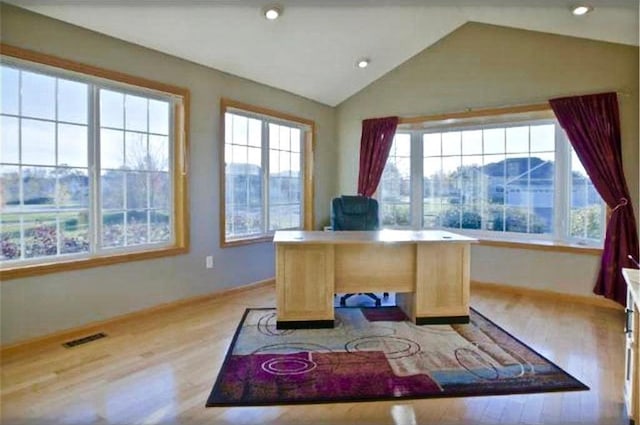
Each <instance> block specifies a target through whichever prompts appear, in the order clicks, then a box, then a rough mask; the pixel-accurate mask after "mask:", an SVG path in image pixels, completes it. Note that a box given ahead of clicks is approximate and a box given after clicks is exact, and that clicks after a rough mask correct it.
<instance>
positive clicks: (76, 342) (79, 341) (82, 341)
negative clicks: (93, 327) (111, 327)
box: [62, 332, 107, 348]
mask: <svg viewBox="0 0 640 425" xmlns="http://www.w3.org/2000/svg"><path fill="white" fill-rule="evenodd" d="M106 336H107V334H106V333H104V332H98V333H97V334H93V335H89V336H85V337H82V338H78V339H74V340H72V341H67V342H65V343H64V344H62V346H63V347H65V348H73V347H76V346H78V345H82V344H86V343H88V342H91V341H95V340H96V339H101V338H104V337H106Z"/></svg>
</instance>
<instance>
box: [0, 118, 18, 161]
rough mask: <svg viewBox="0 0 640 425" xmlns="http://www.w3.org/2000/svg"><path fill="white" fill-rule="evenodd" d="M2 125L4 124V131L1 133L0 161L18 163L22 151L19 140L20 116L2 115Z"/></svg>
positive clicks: (0, 122) (0, 123)
mask: <svg viewBox="0 0 640 425" xmlns="http://www.w3.org/2000/svg"><path fill="white" fill-rule="evenodd" d="M0 125H2V130H1V131H2V132H1V133H0V137H1V139H0V161H2V162H3V163H5V164H6V163H12V164H17V163H18V162H19V161H20V159H19V154H20V151H19V149H18V146H19V144H20V141H19V131H18V126H19V121H18V118H12V117H4V116H3V117H1V121H0Z"/></svg>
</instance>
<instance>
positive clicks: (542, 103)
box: [398, 90, 631, 124]
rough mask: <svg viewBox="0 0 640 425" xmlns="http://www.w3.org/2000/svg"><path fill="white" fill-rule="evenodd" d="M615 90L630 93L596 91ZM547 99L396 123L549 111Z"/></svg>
mask: <svg viewBox="0 0 640 425" xmlns="http://www.w3.org/2000/svg"><path fill="white" fill-rule="evenodd" d="M610 92H615V93H616V94H617V95H618V96H619V97H630V96H631V93H630V92H629V91H620V90H603V91H600V92H598V93H610ZM588 94H596V93H588ZM588 94H584V95H581V94H573V95H564V96H563V95H559V96H552V97H550V98H549V99H555V98H559V97H570V96H587V95H588ZM549 99H544V100H538V101H537V102H536V103H530V104H526V105H504V106H494V107H488V108H483V107H480V108H472V107H467V108H465V109H464V110H462V111H457V112H450V113H443V114H433V115H420V116H415V117H400V118H399V121H398V124H419V123H423V122H428V121H444V120H447V119H461V118H477V117H484V116H492V115H506V114H521V113H527V112H543V111H550V110H551V106H550V105H549Z"/></svg>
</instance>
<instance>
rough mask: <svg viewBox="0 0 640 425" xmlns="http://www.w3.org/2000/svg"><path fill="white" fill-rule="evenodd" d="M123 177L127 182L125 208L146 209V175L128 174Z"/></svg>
mask: <svg viewBox="0 0 640 425" xmlns="http://www.w3.org/2000/svg"><path fill="white" fill-rule="evenodd" d="M125 177H126V182H127V185H126V187H127V208H128V209H140V208H147V173H135V172H128V173H126V175H125Z"/></svg>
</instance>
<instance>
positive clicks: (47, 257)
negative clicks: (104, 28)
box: [0, 49, 186, 278]
mask: <svg viewBox="0 0 640 425" xmlns="http://www.w3.org/2000/svg"><path fill="white" fill-rule="evenodd" d="M11 52H17V53H19V54H18V55H12V56H14V57H4V56H3V57H2V64H0V74H1V78H2V99H1V100H2V103H1V106H0V119H1V125H2V134H1V136H2V138H1V142H0V155H1V156H0V183H1V185H2V190H1V191H0V197H1V198H0V234H1V243H2V253H1V257H0V262H1V265H2V271H3V278H9V277H19V276H21V275H27V274H38V273H39V272H40V271H51V265H52V264H53V265H60V267H55V268H54V269H55V270H66V269H68V268H74V267H76V268H78V267H87V266H90V265H92V264H93V263H92V261H91V260H94V259H97V258H99V259H100V260H101V264H104V259H105V258H109V262H119V261H125V260H130V259H138V258H147V257H149V256H150V255H149V253H152V255H151V256H157V255H160V254H167V255H168V254H169V253H175V252H176V249H177V250H178V251H180V250H182V251H183V250H184V248H186V240H185V235H184V231H183V227H184V222H183V220H184V218H185V216H184V211H183V207H182V206H179V207H177V206H176V203H177V202H182V201H183V200H182V199H181V197H182V194H183V191H184V188H183V184H184V181H185V179H186V176H185V175H184V174H183V173H182V171H183V170H178V168H179V166H180V162H179V161H177V157H178V155H182V149H184V143H183V142H185V140H184V139H183V138H182V137H175V134H182V131H183V129H182V125H181V122H182V121H181V120H180V119H179V118H180V117H179V115H182V112H181V111H182V105H183V99H184V97H185V95H186V93H184V92H183V91H182V90H181V89H180V90H176V93H167V92H162V91H158V90H154V89H151V88H147V87H138V86H133V85H131V84H123V83H119V82H116V81H110V80H107V79H104V78H97V77H94V76H91V75H87V74H81V73H78V72H70V71H68V70H65V69H61V68H54V67H51V66H46V65H43V63H44V64H46V63H47V62H48V61H49V57H47V56H44V55H42V56H37V57H36V58H35V59H36V60H38V61H40V62H41V63H40V64H38V63H34V62H32V61H29V62H27V61H24V60H20V59H17V58H16V56H17V57H20V56H21V55H20V53H21V51H19V50H18V49H14V50H11ZM31 55H32V56H33V55H34V54H33V53H31ZM36 55H37V54H36ZM60 61H61V63H63V64H64V63H65V61H62V60H60ZM70 64H71V65H72V66H71V68H74V67H78V66H79V65H78V64H73V63H70ZM84 68H86V69H88V70H90V68H89V67H84ZM99 72H100V73H101V74H104V73H108V71H102V70H99ZM119 76H121V75H119ZM131 78H133V77H131ZM177 130H179V131H177ZM177 139H181V140H180V142H181V143H178V140H177ZM172 250H173V251H172ZM139 254H142V256H140V255H139ZM39 266H44V267H39ZM55 270H54V271H55Z"/></svg>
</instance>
